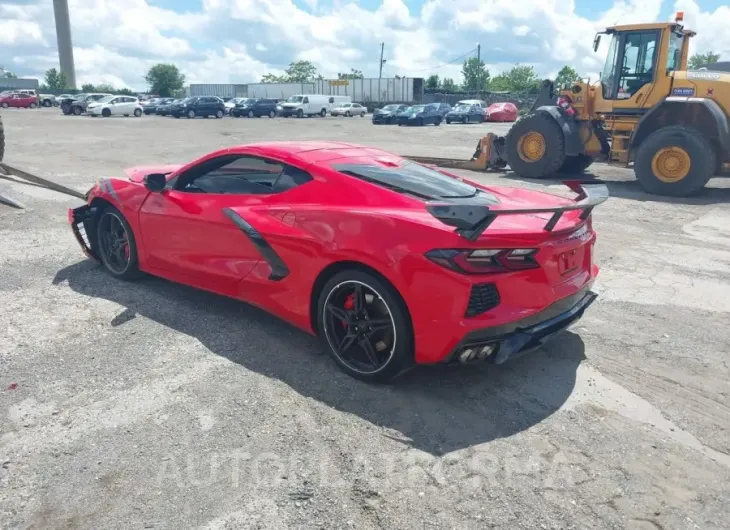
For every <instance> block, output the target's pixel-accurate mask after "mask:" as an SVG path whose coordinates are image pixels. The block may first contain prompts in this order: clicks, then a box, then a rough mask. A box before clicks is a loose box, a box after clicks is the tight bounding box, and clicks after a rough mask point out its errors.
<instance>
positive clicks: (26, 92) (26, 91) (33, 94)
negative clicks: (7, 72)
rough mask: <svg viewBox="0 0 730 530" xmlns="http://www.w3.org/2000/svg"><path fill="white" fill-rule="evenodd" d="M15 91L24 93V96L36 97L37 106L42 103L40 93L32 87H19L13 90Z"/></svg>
mask: <svg viewBox="0 0 730 530" xmlns="http://www.w3.org/2000/svg"><path fill="white" fill-rule="evenodd" d="M13 92H14V93H15V94H22V95H24V96H29V97H32V98H35V101H36V106H40V105H41V101H40V98H39V97H38V93H37V92H36V91H35V90H33V89H32V88H18V89H15V90H13Z"/></svg>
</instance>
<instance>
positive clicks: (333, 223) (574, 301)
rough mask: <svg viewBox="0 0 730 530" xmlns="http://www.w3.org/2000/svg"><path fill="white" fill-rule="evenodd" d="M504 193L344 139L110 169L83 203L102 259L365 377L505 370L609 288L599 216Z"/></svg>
mask: <svg viewBox="0 0 730 530" xmlns="http://www.w3.org/2000/svg"><path fill="white" fill-rule="evenodd" d="M570 186H571V189H573V191H575V192H577V193H578V196H577V198H576V199H574V200H571V199H567V198H563V197H558V196H556V195H551V194H547V193H543V192H539V191H531V190H526V189H518V188H497V187H486V186H482V185H480V184H477V183H474V182H470V181H467V180H465V179H462V178H460V177H458V176H455V175H451V174H449V173H446V172H443V171H441V170H438V169H435V168H431V167H427V166H424V165H421V164H417V163H415V162H412V161H410V160H407V159H404V158H401V157H399V156H396V155H393V154H390V153H387V152H385V151H381V150H379V149H374V148H371V147H364V146H359V145H354V144H348V143H340V142H324V141H322V142H316V141H311V142H271V143H260V144H252V145H243V146H237V147H230V148H226V149H221V150H219V151H215V152H213V153H210V154H208V155H205V156H203V157H201V158H199V159H197V160H194V161H193V162H190V163H188V164H185V165H159V166H150V167H137V168H132V169H130V170H127V178H108V179H102V180H99V181H98V182H97V183H96V184H95V185H94V187H93V188H92V189H91V190H89V192H88V193H87V196H86V197H87V202H86V204H85V205H83V206H80V207H78V208H75V209H71V210H69V212H68V215H69V222H70V224H71V227H72V230H73V232H74V235H75V236H76V239H77V241H78V242H79V244H80V245H81V247H82V249H83V250H84V252H86V254H87V255H88V256H89V257H91V258H93V259H95V260H98V261H99V262H101V263H102V264H103V265H104V267H105V268H106V270H107V271H108V272H109V273H110V274H111V275H112V276H115V277H117V278H119V279H123V280H128V279H133V278H136V277H138V276H139V275H140V274H141V273H142V272H145V273H149V274H152V275H155V276H160V277H162V278H166V279H168V280H172V281H175V282H179V283H183V284H187V285H191V286H193V287H197V288H200V289H205V290H208V291H212V292H215V293H218V294H221V295H225V296H229V297H233V298H237V299H239V300H242V301H245V302H248V303H250V304H253V305H255V306H258V307H260V308H263V309H264V310H266V311H268V312H270V313H272V314H274V315H276V316H278V317H280V318H282V319H284V320H286V321H287V322H289V323H291V324H293V325H295V326H297V327H299V328H301V329H302V330H304V331H306V332H308V333H311V334H313V335H318V336H319V337H320V338H321V339H322V341H323V343H324V344H325V347H326V348H327V350H328V351H329V353H330V354H331V356H332V357H333V358H334V360H335V361H336V362H337V364H338V365H339V366H340V367H341V368H342V369H343V370H344V371H345V372H347V373H348V374H350V375H352V376H353V377H356V378H359V379H363V380H371V381H383V380H389V379H391V378H393V377H394V376H396V375H398V374H400V373H402V372H404V371H406V370H408V369H409V368H411V367H412V366H413V365H414V364H433V363H451V362H454V363H469V362H472V361H488V362H494V363H502V362H504V361H506V360H507V359H509V358H511V357H513V356H515V355H517V354H520V353H522V352H525V351H529V350H532V349H535V348H537V347H538V346H540V345H541V344H542V343H543V342H544V341H545V340H548V339H549V338H551V337H553V336H554V335H555V334H557V333H558V332H560V331H562V330H563V329H565V328H566V327H567V326H568V325H570V324H572V323H573V322H575V321H576V320H577V319H578V318H580V317H581V315H582V314H583V312H584V311H585V309H586V308H587V307H588V306H589V305H590V304H591V303H592V302H593V300H594V299H595V297H596V295H595V294H594V293H592V292H591V286H592V284H593V281H594V279H595V277H596V275H597V274H598V267H597V266H596V265H595V264H594V261H593V246H594V242H595V238H596V236H595V232H594V231H593V227H592V221H591V211H592V209H593V208H594V207H595V206H596V205H598V204H600V203H601V202H603V201H605V200H606V199H607V197H608V190H607V189H606V187H605V186H603V185H591V186H583V187H581V186H580V185H577V184H572V183H571V184H570Z"/></svg>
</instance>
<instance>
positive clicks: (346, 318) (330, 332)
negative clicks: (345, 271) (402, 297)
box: [318, 273, 412, 381]
mask: <svg viewBox="0 0 730 530" xmlns="http://www.w3.org/2000/svg"><path fill="white" fill-rule="evenodd" d="M323 294H325V296H323V297H321V298H320V300H321V301H320V304H318V305H319V312H320V315H319V316H320V320H319V322H320V330H321V332H322V335H323V338H324V339H325V341H326V343H327V345H328V346H329V349H330V353H331V355H332V356H333V357H334V358H335V360H336V361H337V362H338V364H340V366H342V367H343V368H344V369H345V371H346V372H347V373H349V374H350V375H352V376H354V377H357V378H358V379H363V380H372V381H382V380H388V379H391V378H392V377H394V376H395V375H397V374H398V373H400V372H401V371H402V368H403V367H405V365H406V364H407V363H405V362H404V361H405V359H406V358H407V357H408V356H410V358H412V352H411V346H410V345H411V344H412V340H411V338H410V335H409V333H408V332H407V328H406V327H405V326H404V316H403V314H402V309H401V308H400V307H399V304H398V303H397V302H396V300H395V299H394V298H393V297H392V295H391V293H389V292H388V289H387V287H386V286H385V285H382V284H380V282H379V281H378V280H376V279H375V278H370V277H369V275H365V274H359V273H352V274H349V275H347V276H346V277H340V278H333V281H331V282H329V283H328V286H327V287H326V288H325V290H324V292H323Z"/></svg>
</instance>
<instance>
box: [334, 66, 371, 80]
mask: <svg viewBox="0 0 730 530" xmlns="http://www.w3.org/2000/svg"><path fill="white" fill-rule="evenodd" d="M364 77H365V76H364V75H362V71H361V70H355V69H354V68H350V73H349V74H337V79H363V78H364Z"/></svg>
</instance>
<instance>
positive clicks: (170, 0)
mask: <svg viewBox="0 0 730 530" xmlns="http://www.w3.org/2000/svg"><path fill="white" fill-rule="evenodd" d="M727 4H728V2H727V1H725V0H359V1H358V0H69V5H70V11H71V25H72V33H73V44H74V58H75V62H76V74H77V81H78V82H79V85H80V84H81V83H85V82H92V83H100V82H106V83H111V84H113V85H115V86H118V87H122V86H126V87H130V88H133V89H138V90H141V89H144V88H145V82H144V74H145V72H146V71H147V69H148V68H149V67H150V66H151V65H153V64H155V63H157V62H161V61H164V62H173V63H175V64H177V65H178V66H179V67H180V68H181V69H182V71H183V72H184V73H185V74H186V76H187V79H188V81H189V82H192V83H246V82H257V81H259V80H260V78H261V76H262V75H263V74H265V73H267V72H271V73H280V72H281V71H282V70H283V69H284V68H286V66H287V65H288V63H289V62H291V61H294V60H298V59H307V60H311V61H313V62H314V63H315V64H316V65H317V67H318V68H319V71H320V73H322V74H323V75H324V76H325V77H334V76H335V75H336V73H337V72H346V71H349V70H350V68H356V69H359V70H362V71H363V73H364V74H365V76H366V77H377V75H378V60H379V54H380V43H381V42H384V43H385V58H386V59H387V63H386V66H385V68H384V70H383V75H384V76H388V77H392V76H394V75H396V74H398V75H407V76H412V77H427V76H429V75H431V74H438V75H440V76H442V77H454V78H457V79H458V78H459V77H460V74H459V72H460V63H461V61H463V57H465V56H469V55H470V54H471V55H474V51H473V50H474V49H475V48H476V43H477V42H479V43H481V48H482V58H483V60H484V61H485V62H486V63H487V64H488V66H489V68H490V71H491V72H492V73H493V75H494V73H496V72H499V71H500V70H502V69H505V68H509V67H510V66H511V65H513V64H515V63H520V64H532V65H534V66H535V67H536V69H537V71H538V73H540V74H541V76H550V75H553V74H554V73H555V72H556V71H557V70H558V69H559V68H560V67H561V66H562V65H564V64H571V65H573V66H574V67H575V68H576V69H577V70H578V71H579V73H581V74H582V75H596V72H598V71H600V65H602V63H603V60H602V59H600V58H599V57H598V56H597V55H595V54H594V53H593V51H592V49H591V44H592V41H593V35H594V33H595V31H596V30H597V29H599V28H601V27H604V26H606V25H613V24H616V23H621V24H625V23H632V22H650V21H659V20H668V19H670V18H672V16H673V14H674V12H675V11H684V13H685V21H686V25H687V26H690V27H691V28H692V29H695V30H696V31H698V33H699V34H698V36H697V37H696V38H695V39H694V44H693V51H697V52H703V51H707V50H714V51H716V52H718V53H721V54H722V56H723V57H724V58H725V59H730V7H728V6H727ZM604 40H605V39H604ZM599 55H601V54H600V52H599ZM0 66H2V67H4V68H5V69H6V70H10V71H13V72H15V73H16V74H17V75H18V76H21V77H38V78H39V79H42V77H43V72H44V71H45V70H47V69H48V68H51V67H54V66H55V67H58V52H57V48H56V34H55V26H54V21H53V9H52V8H51V1H50V0H2V3H1V4H0Z"/></svg>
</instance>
